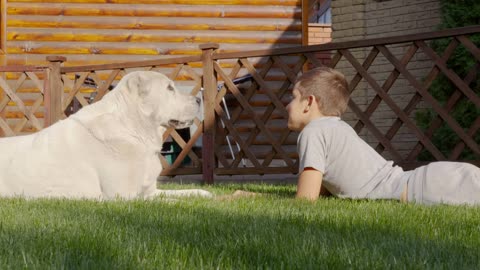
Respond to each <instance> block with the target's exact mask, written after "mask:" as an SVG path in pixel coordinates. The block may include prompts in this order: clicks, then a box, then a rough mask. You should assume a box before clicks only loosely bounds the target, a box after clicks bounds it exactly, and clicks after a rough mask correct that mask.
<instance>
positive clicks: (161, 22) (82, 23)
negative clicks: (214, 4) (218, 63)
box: [7, 15, 302, 32]
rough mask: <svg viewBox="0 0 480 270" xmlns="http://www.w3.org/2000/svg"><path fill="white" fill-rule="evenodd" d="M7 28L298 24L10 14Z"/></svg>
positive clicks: (289, 24) (292, 24) (287, 27)
mask: <svg viewBox="0 0 480 270" xmlns="http://www.w3.org/2000/svg"><path fill="white" fill-rule="evenodd" d="M9 27H37V28H77V29H80V28H92V29H145V30H155V29H156V30H176V31H178V30H197V31H198V30H229V31H282V32H283V31H300V30H301V27H302V25H301V24H300V23H299V22H298V21H297V20H294V19H283V20H278V19H269V18H267V19H256V20H252V19H249V18H240V19H231V18H216V19H215V20H207V21H206V20H205V19H203V18H190V17H189V18H185V17H183V18H181V17H180V18H175V19H174V20H172V18H168V17H160V18H156V17H138V18H137V17H129V16H127V17H102V23H99V21H98V18H96V17H68V19H64V18H63V17H51V16H29V15H11V16H9V18H8V20H7V28H9Z"/></svg>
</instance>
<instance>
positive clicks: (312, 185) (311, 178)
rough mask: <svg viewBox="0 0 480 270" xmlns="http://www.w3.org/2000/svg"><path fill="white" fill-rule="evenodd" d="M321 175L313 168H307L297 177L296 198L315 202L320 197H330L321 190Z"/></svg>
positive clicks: (325, 191) (324, 190) (326, 192)
mask: <svg viewBox="0 0 480 270" xmlns="http://www.w3.org/2000/svg"><path fill="white" fill-rule="evenodd" d="M322 179H323V173H321V172H320V171H317V170H315V169H314V168H311V167H307V168H305V169H304V170H303V172H302V173H301V174H300V176H299V177H298V184H297V195H296V197H297V198H303V199H308V200H311V201H315V200H317V199H318V197H319V196H320V195H326V196H328V195H330V193H329V192H328V191H327V190H326V189H325V188H322Z"/></svg>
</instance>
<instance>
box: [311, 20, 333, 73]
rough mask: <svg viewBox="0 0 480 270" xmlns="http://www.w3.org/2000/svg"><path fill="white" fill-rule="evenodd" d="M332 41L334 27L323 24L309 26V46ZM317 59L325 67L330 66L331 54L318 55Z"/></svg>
mask: <svg viewBox="0 0 480 270" xmlns="http://www.w3.org/2000/svg"><path fill="white" fill-rule="evenodd" d="M331 41H332V25H331V24H321V23H309V24H308V45H317V44H324V43H329V42H331ZM316 56H317V59H319V60H320V62H321V63H323V64H324V65H328V63H329V62H330V59H331V53H317V54H316Z"/></svg>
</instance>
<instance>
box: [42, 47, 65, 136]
mask: <svg viewBox="0 0 480 270" xmlns="http://www.w3.org/2000/svg"><path fill="white" fill-rule="evenodd" d="M66 60H67V58H65V57H63V56H47V61H49V62H50V64H49V66H48V70H47V75H48V76H47V78H46V79H48V84H47V89H45V93H44V106H45V127H48V126H50V125H53V124H54V123H55V122H57V121H58V120H60V119H61V116H62V96H63V83H62V74H61V71H60V68H61V66H62V63H63V62H65V61H66Z"/></svg>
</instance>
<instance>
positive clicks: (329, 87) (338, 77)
mask: <svg viewBox="0 0 480 270" xmlns="http://www.w3.org/2000/svg"><path fill="white" fill-rule="evenodd" d="M295 87H296V88H297V89H298V91H300V94H301V96H302V98H306V97H308V96H310V95H313V96H314V97H315V99H316V100H317V103H318V106H319V109H320V111H321V112H322V114H323V115H325V116H341V115H342V114H343V113H344V112H345V110H346V109H347V105H348V99H349V96H350V93H349V90H348V83H347V80H346V79H345V76H344V75H343V74H342V73H340V72H338V71H336V70H333V69H331V68H328V67H318V68H314V69H312V70H309V71H307V72H305V73H303V74H302V75H301V76H300V77H299V78H298V79H297V81H296V83H295Z"/></svg>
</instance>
